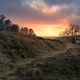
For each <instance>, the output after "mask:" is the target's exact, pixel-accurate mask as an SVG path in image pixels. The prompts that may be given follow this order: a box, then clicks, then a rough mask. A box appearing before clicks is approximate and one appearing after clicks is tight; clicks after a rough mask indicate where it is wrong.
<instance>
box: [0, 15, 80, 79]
mask: <svg viewBox="0 0 80 80" xmlns="http://www.w3.org/2000/svg"><path fill="white" fill-rule="evenodd" d="M77 29H78V28H77ZM68 30H71V31H72V33H71V35H69V36H70V37H71V36H76V35H77V33H78V31H75V29H74V28H69V29H68ZM78 30H79V29H78ZM72 34H73V35H72ZM34 35H35V34H34V31H33V30H32V29H28V28H26V27H24V28H21V29H20V27H19V26H18V25H15V24H13V23H12V22H11V21H10V20H5V16H3V15H1V17H0V80H80V45H77V44H73V43H70V42H66V43H65V42H61V41H58V40H49V39H43V38H41V37H37V36H34ZM67 36H68V35H67Z"/></svg>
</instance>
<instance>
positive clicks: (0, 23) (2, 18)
mask: <svg viewBox="0 0 80 80" xmlns="http://www.w3.org/2000/svg"><path fill="white" fill-rule="evenodd" d="M4 22H5V16H4V15H0V31H2V30H4V28H5V26H4Z"/></svg>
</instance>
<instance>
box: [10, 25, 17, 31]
mask: <svg viewBox="0 0 80 80" xmlns="http://www.w3.org/2000/svg"><path fill="white" fill-rule="evenodd" d="M10 31H12V32H19V26H18V25H17V24H12V26H11V27H10Z"/></svg>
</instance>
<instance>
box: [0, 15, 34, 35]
mask: <svg viewBox="0 0 80 80" xmlns="http://www.w3.org/2000/svg"><path fill="white" fill-rule="evenodd" d="M0 31H11V32H21V33H24V34H26V35H35V33H34V31H33V29H28V28H27V27H24V28H21V29H20V26H19V25H17V24H13V23H12V22H11V21H10V20H9V19H5V16H4V15H0Z"/></svg>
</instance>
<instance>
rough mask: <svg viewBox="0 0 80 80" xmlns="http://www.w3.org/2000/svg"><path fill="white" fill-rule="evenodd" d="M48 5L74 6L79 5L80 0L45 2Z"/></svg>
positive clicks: (49, 0)
mask: <svg viewBox="0 0 80 80" xmlns="http://www.w3.org/2000/svg"><path fill="white" fill-rule="evenodd" d="M44 1H45V3H46V4H48V5H50V6H52V5H63V4H72V3H79V2H80V0H44Z"/></svg>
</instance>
